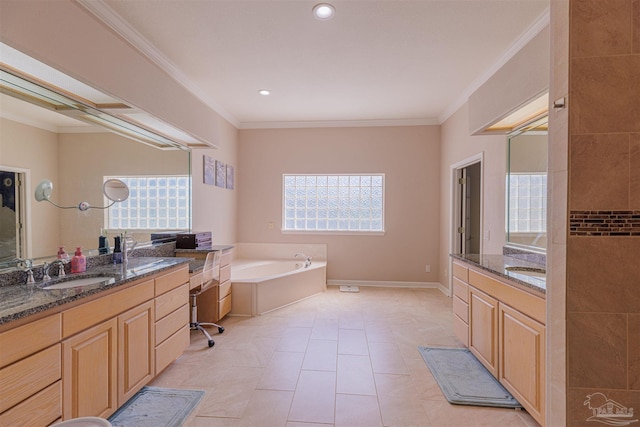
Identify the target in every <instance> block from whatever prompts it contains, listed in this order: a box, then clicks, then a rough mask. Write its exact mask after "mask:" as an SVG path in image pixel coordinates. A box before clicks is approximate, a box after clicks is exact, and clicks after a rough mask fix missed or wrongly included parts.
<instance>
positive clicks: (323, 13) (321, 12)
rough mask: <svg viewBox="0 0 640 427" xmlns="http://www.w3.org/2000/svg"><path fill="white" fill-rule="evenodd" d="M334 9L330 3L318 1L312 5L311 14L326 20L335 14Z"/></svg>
mask: <svg viewBox="0 0 640 427" xmlns="http://www.w3.org/2000/svg"><path fill="white" fill-rule="evenodd" d="M335 13H336V9H335V8H334V7H333V6H332V5H330V4H329V3H318V4H317V5H315V6H313V16H315V17H316V18H317V19H321V20H327V19H331V18H333V15H335Z"/></svg>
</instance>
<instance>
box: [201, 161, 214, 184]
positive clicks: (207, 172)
mask: <svg viewBox="0 0 640 427" xmlns="http://www.w3.org/2000/svg"><path fill="white" fill-rule="evenodd" d="M215 162H216V161H215V160H213V158H212V157H209V156H204V159H203V167H204V170H203V174H202V176H203V182H204V183H205V184H209V185H215V183H216V163H215Z"/></svg>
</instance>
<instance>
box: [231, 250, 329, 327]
mask: <svg viewBox="0 0 640 427" xmlns="http://www.w3.org/2000/svg"><path fill="white" fill-rule="evenodd" d="M326 269H327V263H326V262H325V261H313V262H312V264H311V266H309V267H307V268H305V267H304V262H301V261H288V260H246V259H237V260H234V261H233V263H232V265H231V289H232V290H231V292H232V295H233V298H232V299H231V315H236V316H259V315H261V314H265V313H268V312H270V311H273V310H276V309H278V308H281V307H284V306H287V305H289V304H293V303H295V302H297V301H300V300H303V299H305V298H309V297H311V296H313V295H316V294H318V293H321V292H324V291H326V289H327V273H326Z"/></svg>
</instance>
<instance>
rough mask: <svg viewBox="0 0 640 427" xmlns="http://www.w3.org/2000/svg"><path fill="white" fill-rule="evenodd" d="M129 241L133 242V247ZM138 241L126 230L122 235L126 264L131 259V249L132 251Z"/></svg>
mask: <svg viewBox="0 0 640 427" xmlns="http://www.w3.org/2000/svg"><path fill="white" fill-rule="evenodd" d="M129 242H131V247H129ZM137 244H138V242H137V241H136V240H134V238H133V236H131V235H129V234H127V232H126V231H125V232H124V234H123V235H122V263H123V264H126V263H127V262H128V261H129V251H132V250H133V249H134V248H135V247H136V245H137Z"/></svg>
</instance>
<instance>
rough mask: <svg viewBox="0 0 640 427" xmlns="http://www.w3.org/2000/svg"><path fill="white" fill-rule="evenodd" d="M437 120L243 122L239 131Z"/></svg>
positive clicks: (417, 123) (414, 123)
mask: <svg viewBox="0 0 640 427" xmlns="http://www.w3.org/2000/svg"><path fill="white" fill-rule="evenodd" d="M439 124H440V123H439V122H438V120H437V119H402V120H325V121H322V120H318V121H315V120H311V121H299V122H244V123H240V127H239V129H302V128H358V127H383V126H387V127H392V126H431V125H439Z"/></svg>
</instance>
